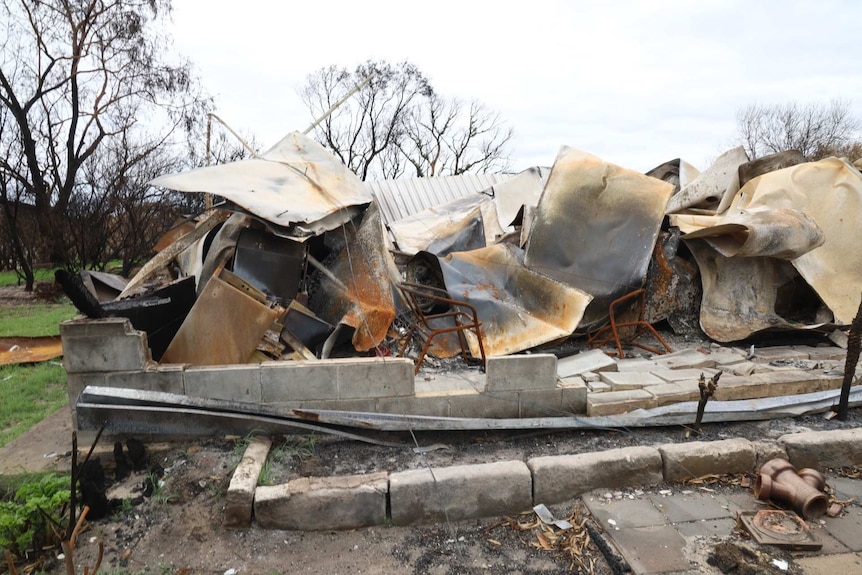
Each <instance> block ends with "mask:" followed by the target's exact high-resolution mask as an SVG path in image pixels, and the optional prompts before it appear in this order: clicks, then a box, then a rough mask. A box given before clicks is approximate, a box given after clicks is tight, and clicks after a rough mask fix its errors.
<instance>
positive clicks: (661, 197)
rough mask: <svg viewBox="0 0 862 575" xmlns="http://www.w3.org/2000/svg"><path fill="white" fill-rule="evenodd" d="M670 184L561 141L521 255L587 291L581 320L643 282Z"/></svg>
mask: <svg viewBox="0 0 862 575" xmlns="http://www.w3.org/2000/svg"><path fill="white" fill-rule="evenodd" d="M672 191H673V186H672V185H671V184H669V183H667V182H663V181H661V180H658V179H656V178H652V177H649V176H646V175H644V174H640V173H638V172H635V171H633V170H628V169H624V168H620V167H619V166H615V165H613V164H609V163H607V162H604V161H602V160H601V159H599V158H597V157H595V156H592V155H590V154H586V153H584V152H581V151H578V150H574V149H572V148H568V147H565V146H564V147H563V148H562V150H560V153H559V155H558V156H557V160H556V162H554V167H553V168H552V170H551V175H550V177H549V179H548V184H547V185H546V186H545V190H544V192H542V197H541V199H540V200H539V205H538V208H537V210H536V216H535V220H534V221H533V224H532V230H531V231H530V238H529V240H528V241H527V248H526V257H525V263H526V265H527V267H528V268H530V269H533V270H536V271H537V272H541V273H543V274H546V275H548V276H550V277H552V278H554V279H556V280H558V281H560V282H563V283H565V284H567V285H569V286H572V287H574V288H577V289H580V290H581V291H583V292H586V293H588V294H591V295H592V296H593V298H594V299H593V301H592V303H591V304H590V306H589V308H588V309H587V310H586V312H585V313H584V317H583V319H582V321H581V326H580V327H581V328H589V327H591V326H595V325H597V324H598V323H600V322H602V321H604V320H605V319H606V318H607V317H608V306H609V305H610V303H611V302H612V301H613V300H614V299H616V298H618V297H620V296H622V295H624V294H626V293H629V292H631V291H633V290H635V289H638V288H640V287H641V285H642V283H643V280H644V276H645V275H646V271H647V266H648V264H649V260H650V255H651V254H652V250H653V246H654V245H655V241H656V237H657V236H658V232H659V228H660V226H661V221H662V219H663V217H664V210H665V205H666V204H667V200H668V198H669V197H670V194H671V192H672Z"/></svg>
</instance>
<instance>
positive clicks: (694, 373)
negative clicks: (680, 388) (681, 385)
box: [650, 367, 718, 383]
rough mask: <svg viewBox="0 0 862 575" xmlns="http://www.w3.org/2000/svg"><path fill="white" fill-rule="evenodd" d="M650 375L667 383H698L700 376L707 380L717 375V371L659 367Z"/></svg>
mask: <svg viewBox="0 0 862 575" xmlns="http://www.w3.org/2000/svg"><path fill="white" fill-rule="evenodd" d="M650 373H651V374H653V375H654V376H656V377H658V378H659V379H662V380H664V381H666V382H668V383H677V382H680V381H692V380H694V381H698V380H699V379H700V375H701V374H703V376H704V377H705V378H706V379H709V378H710V377H712V376H713V375H715V374H716V373H718V370H717V369H712V368H708V367H705V368H702V369H691V368H686V369H670V368H668V367H659V368H656V369H654V370H652V371H650Z"/></svg>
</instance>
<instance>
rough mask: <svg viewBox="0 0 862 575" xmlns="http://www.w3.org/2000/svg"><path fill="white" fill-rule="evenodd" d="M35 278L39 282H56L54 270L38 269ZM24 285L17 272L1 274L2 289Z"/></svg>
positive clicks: (0, 284) (34, 272) (34, 271)
mask: <svg viewBox="0 0 862 575" xmlns="http://www.w3.org/2000/svg"><path fill="white" fill-rule="evenodd" d="M33 277H34V278H35V280H36V281H37V282H52V281H54V268H36V269H35V270H33ZM18 285H24V280H23V279H21V278H19V277H18V274H17V273H16V272H15V270H8V271H3V272H0V287H6V286H18Z"/></svg>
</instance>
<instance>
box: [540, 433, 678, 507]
mask: <svg viewBox="0 0 862 575" xmlns="http://www.w3.org/2000/svg"><path fill="white" fill-rule="evenodd" d="M527 467H529V469H530V471H531V473H532V475H533V501H534V502H535V503H537V504H538V503H546V504H552V503H560V502H563V501H567V500H569V499H572V498H573V497H577V496H578V495H580V494H582V493H586V492H588V491H591V490H593V489H598V488H622V487H633V486H638V485H655V484H657V483H660V482H661V480H662V459H661V455H660V454H659V452H658V450H656V449H654V448H652V447H623V448H620V449H611V450H609V451H599V452H595V453H581V454H577V455H551V456H545V457H534V458H532V459H529V460H528V461H527Z"/></svg>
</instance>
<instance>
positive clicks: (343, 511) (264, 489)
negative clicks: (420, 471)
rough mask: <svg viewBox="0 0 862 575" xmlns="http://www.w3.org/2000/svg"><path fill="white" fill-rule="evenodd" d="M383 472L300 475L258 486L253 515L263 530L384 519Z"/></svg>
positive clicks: (330, 526)
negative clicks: (287, 480) (284, 482)
mask: <svg viewBox="0 0 862 575" xmlns="http://www.w3.org/2000/svg"><path fill="white" fill-rule="evenodd" d="M387 476H388V474H387V473H386V472H379V473H370V474H367V475H350V476H343V477H301V478H299V479H293V480H291V481H289V482H288V483H286V484H284V485H274V486H261V487H258V488H257V493H256V494H255V505H254V514H255V519H256V520H257V523H258V524H259V525H260V526H261V527H263V528H265V529H297V530H303V531H329V530H341V529H358V528H360V527H367V526H370V525H382V524H383V523H384V522H385V521H386V494H387V492H388V482H387Z"/></svg>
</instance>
